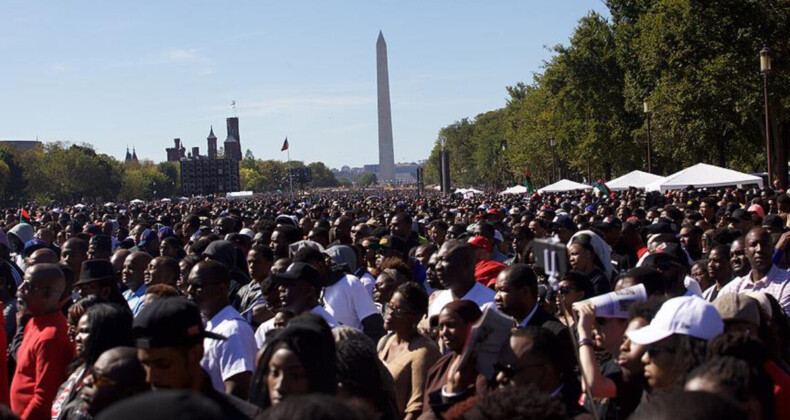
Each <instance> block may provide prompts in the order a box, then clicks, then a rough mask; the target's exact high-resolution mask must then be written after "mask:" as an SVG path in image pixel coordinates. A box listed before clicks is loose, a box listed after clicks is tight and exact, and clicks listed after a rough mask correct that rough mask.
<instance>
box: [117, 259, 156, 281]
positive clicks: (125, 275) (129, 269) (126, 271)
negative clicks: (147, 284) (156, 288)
mask: <svg viewBox="0 0 790 420" xmlns="http://www.w3.org/2000/svg"><path fill="white" fill-rule="evenodd" d="M152 259H153V258H152V257H151V254H149V253H147V252H141V251H137V252H132V253H131V254H129V256H128V257H126V260H124V262H123V271H121V281H123V284H125V285H126V287H128V288H129V289H130V290H137V289H138V288H140V286H142V285H143V282H144V280H145V277H144V276H145V269H146V268H148V263H150V262H151V260H152Z"/></svg>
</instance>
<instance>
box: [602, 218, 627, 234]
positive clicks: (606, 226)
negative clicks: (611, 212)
mask: <svg viewBox="0 0 790 420" xmlns="http://www.w3.org/2000/svg"><path fill="white" fill-rule="evenodd" d="M597 228H598V229H600V230H603V231H606V232H608V231H609V230H610V229H617V230H618V231H619V230H622V228H623V222H622V221H620V219H618V218H616V217H607V218H605V219H603V221H602V222H601V223H598V226H597Z"/></svg>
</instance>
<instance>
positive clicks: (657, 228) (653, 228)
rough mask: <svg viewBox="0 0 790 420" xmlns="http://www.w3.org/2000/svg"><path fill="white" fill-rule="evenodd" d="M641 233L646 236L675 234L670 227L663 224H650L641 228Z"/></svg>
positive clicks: (667, 224)
mask: <svg viewBox="0 0 790 420" xmlns="http://www.w3.org/2000/svg"><path fill="white" fill-rule="evenodd" d="M642 233H643V234H647V235H655V234H659V233H675V231H674V230H673V229H672V225H671V224H669V223H665V222H657V223H651V224H649V225H647V226H645V227H643V228H642Z"/></svg>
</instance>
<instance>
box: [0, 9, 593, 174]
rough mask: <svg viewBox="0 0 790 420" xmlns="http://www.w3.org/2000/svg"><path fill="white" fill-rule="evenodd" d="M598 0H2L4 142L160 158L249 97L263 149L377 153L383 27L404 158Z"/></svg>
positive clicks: (245, 107) (517, 71)
mask: <svg viewBox="0 0 790 420" xmlns="http://www.w3.org/2000/svg"><path fill="white" fill-rule="evenodd" d="M590 10H595V11H597V12H599V13H602V14H604V15H608V14H607V11H606V8H605V5H604V4H603V3H602V2H600V1H593V0H563V1H562V2H554V1H526V2H510V1H506V0H495V1H492V2H486V3H485V4H483V3H479V2H471V1H462V2H452V1H449V0H441V1H435V2H418V1H411V0H409V1H403V2H388V3H383V2H365V1H362V0H357V1H340V2H321V1H300V2H293V3H287V4H284V3H280V4H278V3H274V2H256V1H240V2H236V3H233V4H230V3H227V2H222V1H219V0H198V1H186V0H176V1H168V2H153V1H144V2H138V3H135V4H121V3H118V4H116V2H98V1H90V2H80V3H78V4H75V3H68V2H65V3H64V2H55V1H53V0H47V1H41V2H26V1H22V0H11V1H4V2H1V3H0V13H2V14H3V16H4V17H5V21H4V25H3V26H0V54H2V56H3V57H4V58H5V60H4V65H3V66H2V67H0V92H2V95H0V139H3V140H33V139H35V138H37V137H38V138H39V139H40V140H42V141H54V140H63V141H71V142H74V143H82V142H85V143H90V144H92V145H93V146H94V147H95V148H96V149H97V151H99V152H100V153H107V154H110V155H113V156H115V157H116V158H119V159H123V157H124V154H125V152H126V146H127V145H128V146H129V147H130V148H131V147H135V148H136V151H137V155H138V157H139V158H140V159H151V160H154V161H162V160H164V159H165V151H164V148H165V147H170V146H172V141H173V138H176V137H178V138H181V140H182V142H183V143H184V145H185V146H186V147H187V148H188V149H189V148H190V147H192V146H200V150H201V153H205V151H206V137H207V136H208V133H209V129H210V127H211V126H212V125H213V126H214V132H215V134H216V135H217V137H218V138H219V139H220V142H222V141H223V140H224V139H225V136H226V135H227V132H226V130H225V118H226V117H229V116H233V110H232V109H231V101H234V100H235V101H236V109H237V115H238V117H239V119H240V134H241V143H242V150H243V151H246V150H247V149H250V150H252V152H253V154H254V155H255V156H256V157H258V158H264V159H280V160H284V159H285V153H284V152H280V147H281V145H282V141H283V139H284V138H285V137H286V136H288V139H289V143H290V148H291V149H290V152H291V159H294V160H303V161H305V162H313V161H323V162H324V163H326V164H327V165H328V166H330V167H337V168H339V167H340V166H342V165H349V166H362V165H363V164H368V163H378V149H377V144H378V131H377V110H376V49H375V45H376V38H377V36H378V33H379V30H381V31H383V33H384V36H385V38H386V41H387V47H388V54H389V57H388V58H389V76H390V94H391V99H392V122H393V137H394V148H395V161H396V162H411V161H417V160H421V159H426V158H427V156H428V154H429V152H430V150H431V147H432V146H433V142H434V141H435V139H436V135H437V133H438V131H439V129H440V128H441V127H443V126H446V125H447V124H450V123H452V122H454V121H458V120H460V119H462V118H465V117H469V118H473V117H474V116H475V115H477V114H478V113H481V112H485V111H488V110H491V109H495V108H498V107H501V106H503V105H504V104H505V100H506V97H507V92H506V91H505V87H506V86H507V85H512V84H515V83H516V82H518V81H525V82H530V81H531V79H532V74H533V73H534V72H537V71H540V69H541V64H542V62H543V60H546V59H548V58H549V57H550V54H549V52H548V51H547V50H546V48H545V46H552V45H555V44H558V43H567V42H568V38H569V36H570V35H571V32H572V30H573V27H574V26H575V25H576V22H577V21H578V19H579V18H581V17H582V16H584V15H585V14H587V13H588V12H589V11H590Z"/></svg>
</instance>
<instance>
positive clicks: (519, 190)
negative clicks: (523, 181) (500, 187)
mask: <svg viewBox="0 0 790 420" xmlns="http://www.w3.org/2000/svg"><path fill="white" fill-rule="evenodd" d="M526 192H527V187H525V186H523V185H514V186H512V187H510V188H508V189H506V190H505V191H502V192H501V193H500V194H526Z"/></svg>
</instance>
